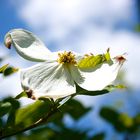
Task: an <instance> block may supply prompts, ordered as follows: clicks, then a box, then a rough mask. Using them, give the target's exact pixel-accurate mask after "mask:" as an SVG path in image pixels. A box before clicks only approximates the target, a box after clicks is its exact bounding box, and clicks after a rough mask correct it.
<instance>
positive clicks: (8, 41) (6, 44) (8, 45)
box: [4, 35, 12, 49]
mask: <svg viewBox="0 0 140 140" xmlns="http://www.w3.org/2000/svg"><path fill="white" fill-rule="evenodd" d="M4 44H5V46H6V47H7V48H8V49H11V45H12V39H11V37H10V35H6V37H5V40H4Z"/></svg>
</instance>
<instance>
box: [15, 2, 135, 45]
mask: <svg viewBox="0 0 140 140" xmlns="http://www.w3.org/2000/svg"><path fill="white" fill-rule="evenodd" d="M15 4H16V8H17V11H18V14H19V16H20V17H21V18H22V19H23V20H24V21H25V22H26V23H27V24H28V25H29V27H30V28H32V29H33V30H35V31H36V32H39V33H40V34H41V35H42V36H43V37H44V40H47V43H49V42H51V41H52V42H54V41H55V42H57V43H65V42H67V41H70V38H72V37H74V36H75V37H77V34H75V32H77V31H78V32H83V31H84V30H86V27H88V26H90V25H92V26H94V25H99V26H100V25H103V26H106V27H107V28H113V27H114V26H115V25H116V24H119V23H121V22H130V21H131V14H132V7H133V1H132V0H123V1H122V0H117V1H114V0H104V1H102V0H59V1H57V0H51V1H50V0H26V1H24V3H23V2H19V3H18V4H17V1H15ZM39 33H38V34H39Z"/></svg>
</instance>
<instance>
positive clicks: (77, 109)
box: [60, 99, 91, 120]
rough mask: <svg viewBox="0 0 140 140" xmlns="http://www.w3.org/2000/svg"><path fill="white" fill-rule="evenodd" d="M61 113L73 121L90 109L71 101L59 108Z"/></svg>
mask: <svg viewBox="0 0 140 140" xmlns="http://www.w3.org/2000/svg"><path fill="white" fill-rule="evenodd" d="M60 110H61V112H64V113H68V114H69V115H70V116H71V117H72V118H73V119H75V120H78V119H80V118H81V117H82V116H83V115H85V114H86V113H88V112H89V111H90V110H91V107H84V106H83V104H82V103H80V101H77V100H74V99H71V100H69V101H68V102H66V103H65V104H64V105H63V106H62V107H61V108H60Z"/></svg>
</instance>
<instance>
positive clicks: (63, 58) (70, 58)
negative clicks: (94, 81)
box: [57, 51, 76, 64]
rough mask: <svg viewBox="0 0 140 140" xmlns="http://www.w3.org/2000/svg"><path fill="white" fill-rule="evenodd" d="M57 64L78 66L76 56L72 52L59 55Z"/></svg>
mask: <svg viewBox="0 0 140 140" xmlns="http://www.w3.org/2000/svg"><path fill="white" fill-rule="evenodd" d="M57 62H58V63H60V64H64V63H70V64H76V61H75V55H74V54H73V53H72V52H66V51H64V52H63V53H58V59H57Z"/></svg>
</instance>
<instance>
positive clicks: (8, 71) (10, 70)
mask: <svg viewBox="0 0 140 140" xmlns="http://www.w3.org/2000/svg"><path fill="white" fill-rule="evenodd" d="M17 71H18V69H17V68H14V67H7V68H6V69H5V70H4V72H3V74H4V76H9V75H11V74H13V73H15V72H17Z"/></svg>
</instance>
